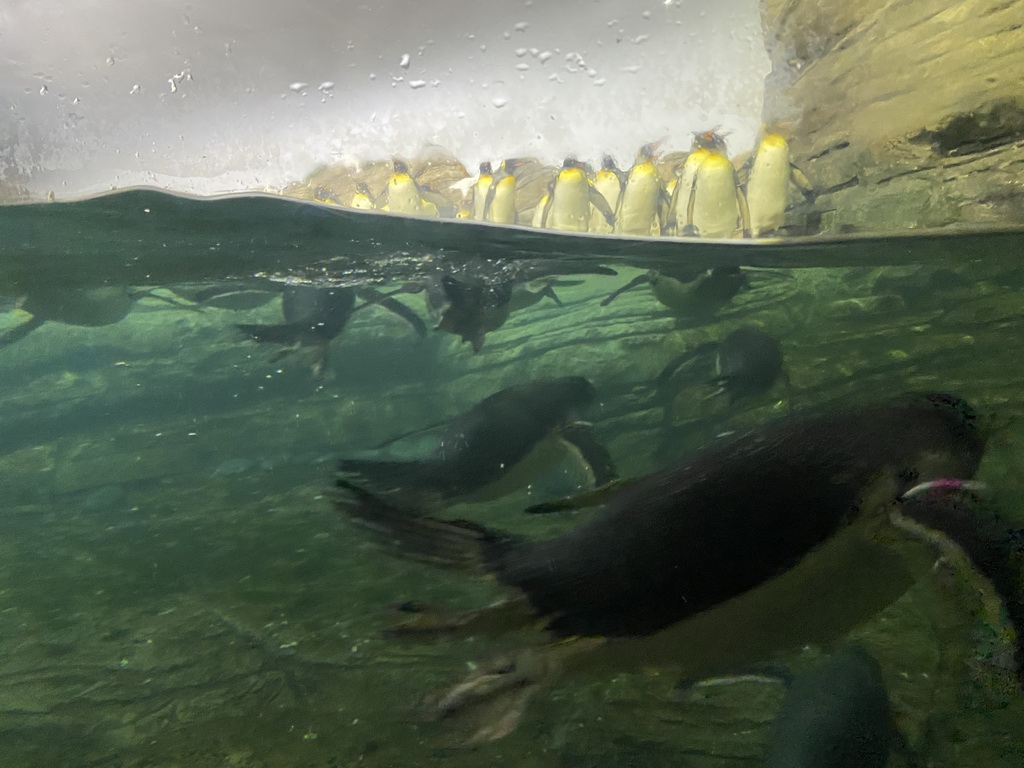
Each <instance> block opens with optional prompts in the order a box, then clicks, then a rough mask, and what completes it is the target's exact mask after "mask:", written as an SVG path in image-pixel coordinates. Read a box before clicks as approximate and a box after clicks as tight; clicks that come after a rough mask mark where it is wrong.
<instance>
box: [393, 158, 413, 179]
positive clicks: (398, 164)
mask: <svg viewBox="0 0 1024 768" xmlns="http://www.w3.org/2000/svg"><path fill="white" fill-rule="evenodd" d="M391 164H392V166H393V167H394V170H395V173H404V174H406V175H408V173H409V165H408V164H407V163H406V162H405V161H404V160H399V159H398V158H395V159H394V160H392V161H391Z"/></svg>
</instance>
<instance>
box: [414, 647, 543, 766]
mask: <svg viewBox="0 0 1024 768" xmlns="http://www.w3.org/2000/svg"><path fill="white" fill-rule="evenodd" d="M553 671H554V669H553V667H552V664H551V660H550V659H549V658H548V657H547V655H546V654H545V653H543V651H541V650H537V649H527V650H525V651H520V652H519V653H516V654H514V655H510V656H502V657H499V658H496V659H492V660H491V661H490V662H487V663H486V664H481V665H480V666H479V667H478V668H477V669H475V670H474V671H473V672H471V673H470V674H469V675H468V676H467V677H466V678H465V679H464V680H463V681H462V682H460V683H458V684H457V685H455V686H453V687H451V688H449V689H448V690H446V691H444V692H442V693H440V694H437V695H434V696H431V697H429V698H428V699H427V700H426V701H425V702H424V707H423V715H424V717H425V718H426V719H428V720H432V721H440V720H445V721H452V722H454V723H457V725H458V726H460V727H459V730H465V732H466V733H467V734H468V735H467V736H466V737H465V738H464V739H462V741H461V745H462V746H463V747H474V746H478V745H480V744H486V743H489V742H492V741H497V740H498V739H501V738H503V737H505V736H507V735H508V734H510V733H511V732H512V731H514V730H515V729H516V727H517V726H518V725H519V723H520V722H521V721H522V718H523V713H524V712H525V711H526V707H527V705H528V704H529V702H530V699H532V698H533V696H534V694H536V693H537V691H539V690H540V689H541V688H542V687H543V685H544V684H545V683H547V682H548V681H549V680H550V677H551V675H552V673H553Z"/></svg>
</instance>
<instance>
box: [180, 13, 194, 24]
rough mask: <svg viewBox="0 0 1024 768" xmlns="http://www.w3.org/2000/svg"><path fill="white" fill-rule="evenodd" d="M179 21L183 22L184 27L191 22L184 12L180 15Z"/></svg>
mask: <svg viewBox="0 0 1024 768" xmlns="http://www.w3.org/2000/svg"><path fill="white" fill-rule="evenodd" d="M181 23H182V24H184V25H185V26H186V27H187V26H189V25H190V24H192V22H191V21H190V20H189V18H188V16H187V15H186V14H184V13H183V14H182V15H181Z"/></svg>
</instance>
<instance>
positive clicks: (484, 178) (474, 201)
mask: <svg viewBox="0 0 1024 768" xmlns="http://www.w3.org/2000/svg"><path fill="white" fill-rule="evenodd" d="M493 183H494V174H493V172H492V171H491V164H490V162H487V161H484V162H482V163H480V175H479V176H477V179H476V181H475V182H473V186H472V187H470V188H469V204H470V206H471V211H472V215H471V216H470V217H469V218H472V219H473V220H474V221H483V220H484V206H486V205H487V193H488V192H489V191H490V189H491V185H492V184H493Z"/></svg>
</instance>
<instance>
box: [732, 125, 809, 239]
mask: <svg viewBox="0 0 1024 768" xmlns="http://www.w3.org/2000/svg"><path fill="white" fill-rule="evenodd" d="M740 179H741V181H742V182H743V187H744V191H745V194H746V199H747V205H748V207H749V210H750V231H751V234H752V235H753V236H754V237H758V236H760V235H765V234H768V233H771V232H775V231H776V230H778V229H779V228H780V227H781V226H782V222H783V218H784V216H785V212H786V207H787V205H788V203H789V186H790V184H792V185H793V186H795V187H796V188H797V189H799V190H800V191H801V192H802V193H803V195H804V197H805V198H806V199H807V200H812V199H813V198H814V189H813V187H812V186H811V182H810V181H809V180H808V179H807V176H805V175H804V173H803V171H801V170H800V169H799V168H797V167H796V166H795V165H793V163H792V162H791V161H790V152H789V143H788V142H787V141H786V139H785V138H783V137H782V135H780V134H778V133H766V134H765V135H764V136H763V137H762V138H761V140H760V141H759V142H758V144H757V148H756V149H755V150H754V154H752V155H751V156H750V158H749V159H748V160H747V162H746V163H745V164H744V166H743V167H742V168H741V169H740Z"/></svg>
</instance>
